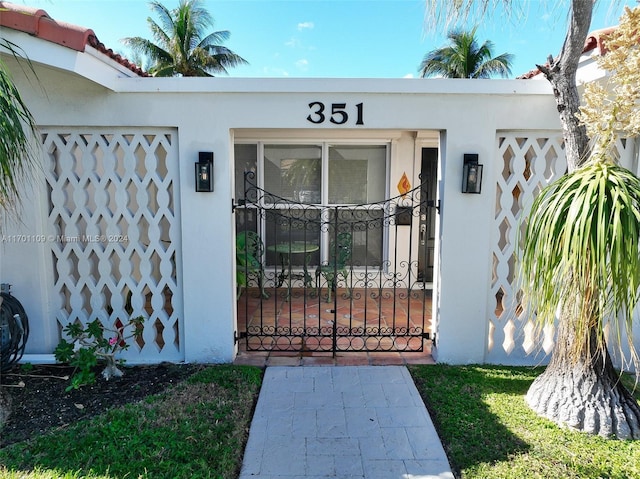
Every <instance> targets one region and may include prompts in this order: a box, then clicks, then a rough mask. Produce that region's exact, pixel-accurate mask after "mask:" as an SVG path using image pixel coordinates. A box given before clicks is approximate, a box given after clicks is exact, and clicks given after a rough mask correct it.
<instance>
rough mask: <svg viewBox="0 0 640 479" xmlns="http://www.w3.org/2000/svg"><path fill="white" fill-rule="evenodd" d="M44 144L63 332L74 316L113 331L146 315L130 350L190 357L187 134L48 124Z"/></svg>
mask: <svg viewBox="0 0 640 479" xmlns="http://www.w3.org/2000/svg"><path fill="white" fill-rule="evenodd" d="M42 143H43V146H44V152H45V155H46V158H45V170H46V171H45V173H46V182H47V199H48V218H47V222H48V224H47V230H48V232H49V234H50V238H51V239H52V241H48V243H47V244H48V245H49V246H50V248H49V249H50V253H49V254H50V255H51V265H52V273H53V278H52V279H53V281H52V285H51V288H52V291H51V292H52V295H51V297H52V298H53V309H54V311H55V319H56V321H57V324H58V330H59V332H60V334H62V329H63V328H64V327H65V326H66V325H67V324H69V323H72V322H80V323H82V324H86V323H88V322H90V321H93V320H94V319H98V320H99V321H100V322H101V323H102V324H103V325H104V326H105V327H107V328H111V329H113V328H118V327H121V326H122V325H123V324H124V323H126V321H127V320H128V319H129V318H130V317H135V316H138V315H142V316H144V318H145V324H144V330H143V334H142V336H141V337H140V338H139V339H138V340H137V341H136V342H135V343H134V344H133V345H132V346H131V348H130V349H129V350H128V351H127V352H126V353H125V357H127V358H135V360H136V361H139V362H160V361H179V360H182V359H183V358H184V348H183V344H182V342H183V341H182V335H183V322H182V318H183V316H182V311H183V308H182V285H181V281H180V277H179V264H178V262H179V260H180V257H179V252H180V251H181V248H180V217H179V213H180V212H179V205H178V204H177V198H179V195H178V185H179V182H178V151H177V132H176V131H175V130H159V129H148V128H147V129H144V130H142V129H133V130H132V129H127V130H119V129H109V130H104V129H100V130H99V129H92V128H89V129H88V128H83V129H68V130H64V131H60V130H59V129H58V130H55V131H54V130H43V133H42Z"/></svg>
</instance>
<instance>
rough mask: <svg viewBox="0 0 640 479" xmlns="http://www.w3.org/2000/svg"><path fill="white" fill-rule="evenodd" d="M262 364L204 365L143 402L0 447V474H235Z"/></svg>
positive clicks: (227, 478) (57, 478)
mask: <svg viewBox="0 0 640 479" xmlns="http://www.w3.org/2000/svg"><path fill="white" fill-rule="evenodd" d="M261 382H262V370H261V369H258V368H253V367H240V366H212V367H209V368H206V369H204V370H202V371H199V372H197V373H196V374H194V375H193V376H191V377H190V378H189V379H188V380H187V381H186V382H184V383H182V384H179V385H178V386H176V387H174V388H172V389H170V390H169V391H167V392H166V393H164V394H161V395H157V396H153V397H149V398H147V400H146V401H143V402H140V403H137V404H130V405H128V406H125V407H122V408H114V409H112V410H110V411H108V412H106V413H105V414H103V415H101V416H99V417H97V418H93V419H91V420H86V421H82V422H79V423H77V424H74V425H72V426H70V427H68V428H63V429H59V430H57V431H54V432H52V433H49V434H46V435H43V436H40V437H37V438H33V439H32V440H30V441H26V442H22V443H18V444H14V445H12V446H9V447H7V448H4V449H2V450H0V478H3V479H4V478H10V479H18V478H20V479H23V478H25V479H26V478H28V479H75V478H80V477H83V478H84V477H86V478H101V479H107V478H109V479H115V478H125V477H126V478H131V479H136V478H150V479H151V478H153V479H157V478H167V479H169V478H171V479H173V478H185V479H186V478H189V479H192V478H193V479H197V478H224V479H235V478H237V477H238V473H239V471H240V466H241V465H242V454H243V451H244V445H245V443H246V439H247V435H248V431H249V424H250V422H251V414H252V412H253V407H254V404H255V400H256V398H257V395H258V392H259V390H260V385H261Z"/></svg>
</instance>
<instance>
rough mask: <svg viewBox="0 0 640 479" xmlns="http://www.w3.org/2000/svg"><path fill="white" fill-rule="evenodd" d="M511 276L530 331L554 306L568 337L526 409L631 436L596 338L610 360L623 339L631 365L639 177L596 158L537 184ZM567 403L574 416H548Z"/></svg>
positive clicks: (632, 423)
mask: <svg viewBox="0 0 640 479" xmlns="http://www.w3.org/2000/svg"><path fill="white" fill-rule="evenodd" d="M521 272H522V280H523V284H522V287H523V290H524V291H525V295H526V298H527V303H528V305H529V310H530V311H533V312H535V313H536V316H537V321H538V325H539V326H540V327H543V326H544V325H547V324H554V322H555V321H556V317H557V315H558V310H560V313H559V316H560V318H561V320H560V322H559V325H558V328H559V333H558V340H562V339H563V338H564V340H567V339H566V338H571V339H570V340H568V341H567V343H566V344H562V345H560V347H556V349H555V350H554V354H553V357H552V359H551V362H550V364H549V366H548V367H547V369H546V370H545V372H544V373H543V374H542V375H541V376H539V377H538V378H537V379H536V381H535V382H534V383H533V385H532V386H531V388H530V389H529V391H528V393H527V402H528V404H529V405H530V406H531V407H532V408H533V409H534V410H536V411H537V412H538V413H539V414H541V415H543V416H545V417H548V418H549V419H552V420H555V421H556V422H559V423H561V424H564V425H567V426H569V427H574V428H577V429H580V430H584V431H586V432H591V433H597V434H600V435H602V436H610V435H614V436H616V437H618V438H624V439H631V438H633V439H640V407H639V406H638V402H637V401H636V400H635V399H634V397H633V396H632V395H631V394H630V393H629V392H628V391H627V390H626V389H625V388H624V386H623V385H622V383H621V382H620V380H619V376H618V374H617V373H616V372H615V370H614V367H613V364H612V361H611V358H610V355H609V352H608V349H607V335H606V334H605V331H606V330H607V329H608V331H609V335H610V336H611V339H612V341H611V342H612V343H613V344H615V343H618V346H619V347H620V348H621V354H620V355H619V356H620V357H624V351H623V349H624V348H623V345H622V344H620V342H621V341H622V338H625V337H626V338H627V341H628V349H629V351H631V354H632V359H633V360H634V362H635V365H636V366H638V361H637V357H636V355H635V352H634V347H633V334H632V330H631V326H632V322H633V311H634V309H635V307H636V305H637V304H638V299H639V296H638V292H639V290H640V179H638V178H637V177H636V176H635V175H633V174H632V173H631V172H630V171H628V170H626V169H624V168H622V167H620V166H617V165H615V164H613V163H612V161H610V160H609V159H608V157H606V156H602V157H598V158H595V159H592V160H591V161H590V162H589V163H587V164H586V165H585V166H582V167H581V168H579V169H578V170H576V171H574V172H572V173H569V174H567V175H565V176H563V177H561V178H560V179H559V180H557V181H556V182H554V183H552V184H550V185H549V186H547V187H546V188H545V189H544V190H543V191H542V192H541V193H540V195H539V196H538V197H537V198H536V200H535V202H534V205H533V207H532V211H531V215H530V217H529V220H528V224H527V229H526V234H525V238H524V255H523V259H522V265H521ZM607 322H608V323H609V327H608V328H605V326H606V325H607ZM567 401H570V404H572V407H571V408H570V410H573V413H574V414H570V413H569V414H565V415H560V416H558V411H561V410H562V409H563V407H565V406H564V405H565V404H566V403H567ZM585 404H586V405H587V407H585Z"/></svg>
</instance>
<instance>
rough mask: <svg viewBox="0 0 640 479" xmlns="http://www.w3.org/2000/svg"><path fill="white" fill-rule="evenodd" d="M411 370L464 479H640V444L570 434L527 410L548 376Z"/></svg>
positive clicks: (521, 371) (502, 370) (501, 370)
mask: <svg viewBox="0 0 640 479" xmlns="http://www.w3.org/2000/svg"><path fill="white" fill-rule="evenodd" d="M410 371H411V374H412V376H413V378H414V381H415V383H416V385H417V386H418V389H419V390H420V393H421V395H422V397H423V398H424V400H425V403H426V404H427V407H428V409H429V411H430V413H431V417H432V419H433V421H434V423H435V425H436V429H437V430H438V434H439V435H440V438H441V439H442V441H443V444H444V447H445V450H446V452H447V455H448V457H449V461H450V463H451V466H452V469H453V470H454V473H455V474H456V476H457V477H462V478H463V479H480V478H491V479H522V478H527V479H534V478H544V479H547V478H563V479H573V478H585V479H587V478H588V479H594V478H610V479H614V478H615V479H632V478H640V441H617V440H611V439H605V438H601V437H594V436H589V435H587V434H583V433H579V432H575V431H570V430H568V429H562V428H559V427H556V426H555V425H554V424H553V423H551V422H550V421H547V420H545V419H542V418H539V417H538V416H537V415H536V414H535V413H533V412H532V411H531V410H530V409H529V408H528V407H527V405H526V404H525V401H524V395H525V394H526V392H527V389H528V387H529V385H530V384H531V382H532V381H533V380H534V379H535V377H536V376H537V375H538V374H540V373H541V372H542V369H539V368H537V369H533V368H514V367H501V366H464V367H460V366H455V367H454V366H447V365H435V366H412V367H411V368H410ZM630 384H631V386H633V384H632V381H631V382H630ZM636 398H638V392H637V391H636Z"/></svg>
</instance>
